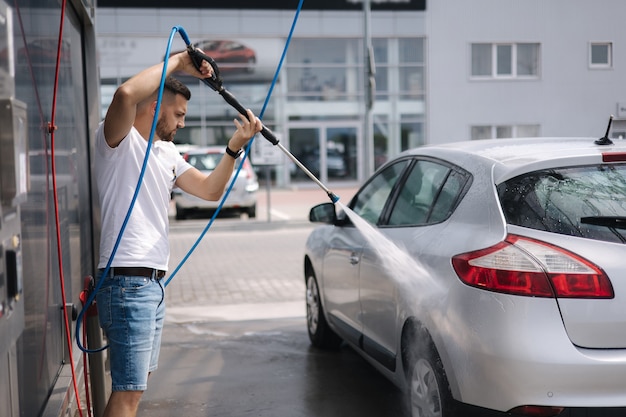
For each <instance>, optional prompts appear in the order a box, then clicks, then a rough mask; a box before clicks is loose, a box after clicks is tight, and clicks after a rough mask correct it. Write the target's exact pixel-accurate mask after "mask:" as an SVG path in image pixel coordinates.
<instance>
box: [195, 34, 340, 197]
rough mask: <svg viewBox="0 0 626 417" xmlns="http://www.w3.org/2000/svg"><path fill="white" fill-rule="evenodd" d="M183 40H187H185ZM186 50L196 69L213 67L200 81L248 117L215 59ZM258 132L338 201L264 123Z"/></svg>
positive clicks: (199, 52)
mask: <svg viewBox="0 0 626 417" xmlns="http://www.w3.org/2000/svg"><path fill="white" fill-rule="evenodd" d="M185 42H187V40H185ZM187 52H188V53H189V55H190V56H191V60H192V61H193V63H194V65H195V66H196V68H198V69H199V68H200V66H201V65H202V61H207V62H208V63H209V64H210V65H211V67H213V76H212V77H211V78H203V79H202V81H203V82H204V83H205V84H206V85H208V86H209V87H211V89H213V90H215V91H217V92H218V93H219V95H221V96H222V97H223V98H224V100H226V102H227V103H228V104H230V105H231V106H232V107H233V108H235V109H236V110H237V111H238V112H239V113H241V114H242V115H244V116H245V117H246V118H247V117H248V113H247V112H246V109H245V108H244V107H243V106H242V105H241V103H239V101H238V100H237V99H236V98H235V96H234V95H232V94H231V93H230V92H229V91H228V90H227V89H225V88H224V86H223V85H222V78H221V76H220V70H219V67H218V66H217V64H216V63H215V60H214V59H213V58H211V57H210V56H208V55H206V54H204V53H203V52H201V51H200V50H198V49H197V48H195V47H194V46H193V45H191V44H190V43H188V44H187ZM260 133H261V135H263V137H264V138H265V139H267V140H268V141H269V142H270V143H271V144H272V145H274V146H278V148H279V149H280V150H281V151H283V152H284V153H285V155H287V156H288V157H289V159H291V160H292V161H293V162H294V163H295V164H296V165H297V166H298V167H299V168H300V169H301V170H302V171H304V173H305V174H306V175H307V176H308V177H309V178H311V179H312V180H313V181H314V182H315V183H316V184H317V185H319V186H320V188H321V189H322V190H324V191H325V192H326V194H327V195H328V197H329V198H330V201H332V202H333V204H334V203H336V202H337V201H339V197H337V196H336V195H335V194H334V193H333V192H332V191H330V190H329V189H328V187H326V186H325V185H324V184H323V183H322V182H321V181H320V180H319V179H317V177H316V176H315V175H313V173H312V172H311V171H309V170H308V169H307V167H305V166H304V165H303V164H302V162H300V161H299V160H298V159H297V158H296V157H295V156H293V154H292V153H291V152H289V151H288V150H287V149H286V148H285V147H284V146H283V145H281V144H280V143H279V140H278V138H277V137H276V135H275V134H274V132H272V131H271V130H270V129H268V128H267V127H266V126H265V125H263V128H262V129H261V132H260Z"/></svg>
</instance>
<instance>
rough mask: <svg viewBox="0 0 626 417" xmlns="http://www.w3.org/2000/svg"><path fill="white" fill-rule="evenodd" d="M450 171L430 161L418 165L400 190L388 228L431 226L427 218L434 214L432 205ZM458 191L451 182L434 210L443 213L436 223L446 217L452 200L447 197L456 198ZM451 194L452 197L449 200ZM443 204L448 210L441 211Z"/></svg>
mask: <svg viewBox="0 0 626 417" xmlns="http://www.w3.org/2000/svg"><path fill="white" fill-rule="evenodd" d="M450 171H451V169H450V168H449V167H447V166H444V165H441V164H438V163H435V162H432V161H424V160H420V161H418V162H417V163H416V164H415V165H414V167H413V169H412V170H411V172H410V173H409V175H408V177H407V178H406V181H405V182H404V184H402V187H401V188H400V192H399V193H398V198H397V199H396V201H395V204H394V206H393V208H392V209H391V214H390V216H389V221H388V224H389V225H390V226H403V225H418V224H427V223H429V222H431V221H430V218H431V213H434V210H433V208H434V207H435V205H436V204H435V202H436V201H438V197H439V196H440V195H441V194H443V193H441V192H440V191H441V190H442V186H443V184H444V182H446V180H447V178H448V176H449V174H450ZM458 191H459V183H458V181H457V182H456V185H455V183H454V182H452V181H451V183H450V186H449V187H448V188H447V189H446V193H445V198H442V200H441V203H440V205H439V207H438V210H441V211H443V212H445V213H446V215H445V216H442V215H441V214H438V215H436V216H434V217H433V218H436V219H437V220H436V221H441V220H442V218H445V217H447V215H448V211H449V209H450V207H451V205H452V202H453V200H454V198H451V197H456V195H457V194H458ZM451 193H454V195H453V196H452V194H451ZM446 200H447V203H446ZM446 204H448V207H445V205H446Z"/></svg>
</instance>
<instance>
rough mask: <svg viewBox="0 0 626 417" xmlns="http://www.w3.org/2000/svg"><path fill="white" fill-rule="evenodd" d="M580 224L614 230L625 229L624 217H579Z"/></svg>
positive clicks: (625, 218) (625, 220) (625, 221)
mask: <svg viewBox="0 0 626 417" xmlns="http://www.w3.org/2000/svg"><path fill="white" fill-rule="evenodd" d="M580 222H581V223H584V224H593V225H595V226H605V227H612V228H615V229H626V217H623V216H589V217H581V218H580Z"/></svg>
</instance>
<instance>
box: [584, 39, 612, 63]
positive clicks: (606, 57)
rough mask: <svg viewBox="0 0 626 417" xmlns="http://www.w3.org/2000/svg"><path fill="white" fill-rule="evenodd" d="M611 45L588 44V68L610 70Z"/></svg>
mask: <svg viewBox="0 0 626 417" xmlns="http://www.w3.org/2000/svg"><path fill="white" fill-rule="evenodd" d="M612 55H613V44H612V43H611V42H591V43H590V44H589V67H590V68H611V67H612V66H613V56H612Z"/></svg>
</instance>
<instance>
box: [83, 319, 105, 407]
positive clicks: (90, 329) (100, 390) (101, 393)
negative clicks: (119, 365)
mask: <svg viewBox="0 0 626 417" xmlns="http://www.w3.org/2000/svg"><path fill="white" fill-rule="evenodd" d="M85 326H87V328H86V330H87V345H88V346H89V347H90V348H91V349H97V348H99V347H100V346H102V345H103V343H102V331H101V330H100V324H99V323H98V316H97V315H94V314H88V315H87V317H86V319H85ZM88 356H89V376H90V380H91V397H92V405H93V411H94V416H95V417H102V416H103V415H104V409H105V408H106V405H107V396H106V386H107V384H106V379H105V375H106V372H105V366H104V351H102V352H97V353H91V354H89V355H88Z"/></svg>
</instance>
